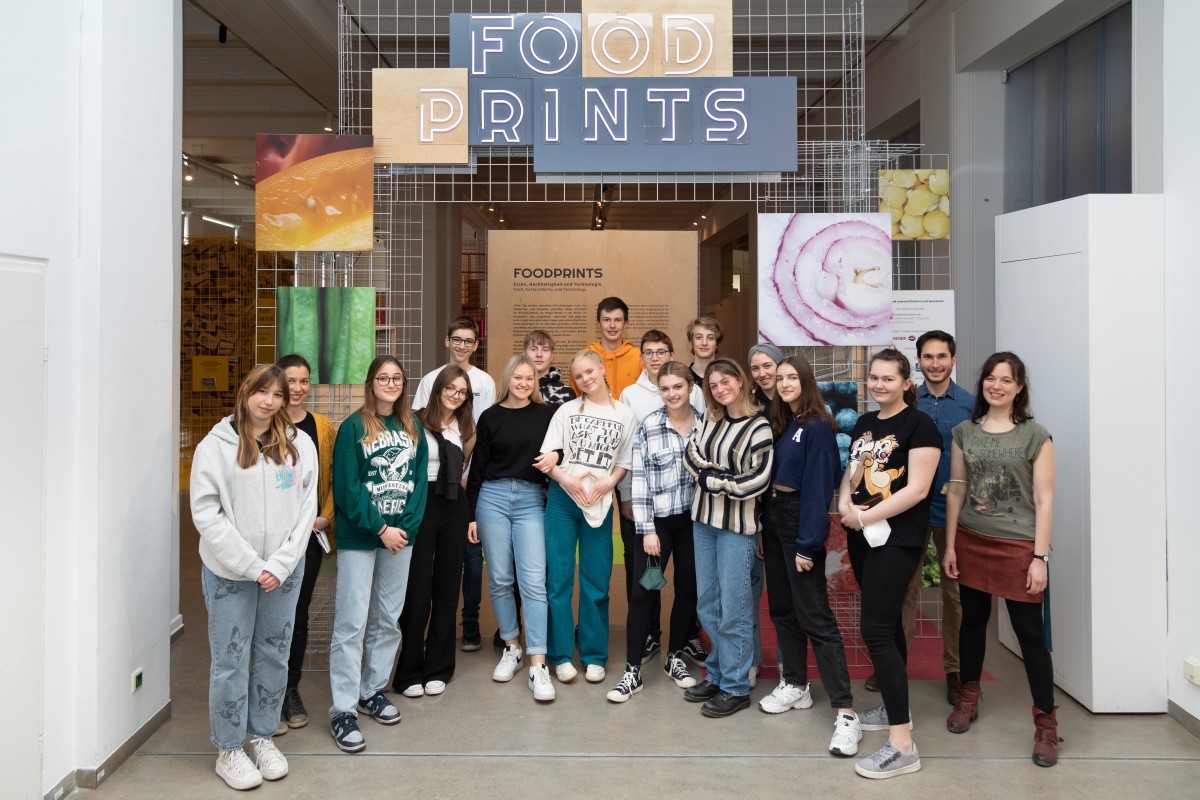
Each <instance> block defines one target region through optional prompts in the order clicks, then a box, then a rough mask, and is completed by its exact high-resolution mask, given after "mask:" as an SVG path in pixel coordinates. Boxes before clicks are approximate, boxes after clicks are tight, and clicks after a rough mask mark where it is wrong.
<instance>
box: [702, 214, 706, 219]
mask: <svg viewBox="0 0 1200 800" xmlns="http://www.w3.org/2000/svg"><path fill="white" fill-rule="evenodd" d="M700 219H708V217H707V216H705V215H704V214H701V215H700Z"/></svg>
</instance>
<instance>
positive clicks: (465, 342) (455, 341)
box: [450, 336, 479, 347]
mask: <svg viewBox="0 0 1200 800" xmlns="http://www.w3.org/2000/svg"><path fill="white" fill-rule="evenodd" d="M477 341H479V340H478V339H464V338H463V337H461V336H451V337H450V344H452V345H454V346H455V347H470V346H472V345H473V344H475V343H476V342H477Z"/></svg>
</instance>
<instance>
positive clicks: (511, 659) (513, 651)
mask: <svg viewBox="0 0 1200 800" xmlns="http://www.w3.org/2000/svg"><path fill="white" fill-rule="evenodd" d="M500 663H501V664H512V665H513V666H516V665H517V664H520V663H521V651H520V650H518V649H517V648H516V647H513V646H512V645H507V646H505V648H504V652H503V653H501V654H500Z"/></svg>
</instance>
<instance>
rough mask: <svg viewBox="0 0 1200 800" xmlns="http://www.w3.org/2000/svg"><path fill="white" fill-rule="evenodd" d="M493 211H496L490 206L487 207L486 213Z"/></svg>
mask: <svg viewBox="0 0 1200 800" xmlns="http://www.w3.org/2000/svg"><path fill="white" fill-rule="evenodd" d="M495 210H496V209H495V208H493V207H492V206H488V211H495Z"/></svg>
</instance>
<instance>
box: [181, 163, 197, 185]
mask: <svg viewBox="0 0 1200 800" xmlns="http://www.w3.org/2000/svg"><path fill="white" fill-rule="evenodd" d="M185 163H186V162H185ZM195 177H196V172H195V170H193V169H192V165H191V164H187V165H186V168H185V169H184V171H183V179H184V180H185V181H191V180H192V179H193V178H195Z"/></svg>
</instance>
